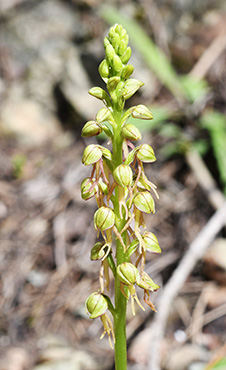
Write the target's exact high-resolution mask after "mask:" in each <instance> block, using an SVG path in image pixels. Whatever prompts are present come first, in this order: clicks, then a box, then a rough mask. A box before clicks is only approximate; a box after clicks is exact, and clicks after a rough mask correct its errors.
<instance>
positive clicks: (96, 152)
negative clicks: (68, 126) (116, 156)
mask: <svg viewBox="0 0 226 370" xmlns="http://www.w3.org/2000/svg"><path fill="white" fill-rule="evenodd" d="M101 157H102V150H101V149H100V148H99V145H95V144H91V145H88V146H87V147H86V148H85V150H84V152H83V156H82V163H83V164H84V165H85V166H89V165H90V164H94V163H96V162H98V161H99V160H100V158H101Z"/></svg>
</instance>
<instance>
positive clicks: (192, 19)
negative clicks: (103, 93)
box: [0, 0, 226, 370]
mask: <svg viewBox="0 0 226 370" xmlns="http://www.w3.org/2000/svg"><path fill="white" fill-rule="evenodd" d="M114 23H121V24H122V25H123V26H124V27H125V28H126V29H127V31H128V33H129V36H130V45H131V46H132V50H133V54H132V59H131V64H133V65H134V67H135V73H134V77H135V78H138V79H139V80H142V81H143V82H144V83H145V85H144V87H143V88H142V89H141V90H140V91H139V93H137V94H136V95H135V96H134V97H133V99H130V100H129V102H128V104H129V105H134V104H140V103H142V104H146V105H147V106H148V107H150V109H151V111H152V112H153V115H154V120H153V121H151V122H150V121H147V122H139V120H136V121H135V120H134V122H133V123H134V124H136V125H137V127H139V129H140V130H141V132H142V134H143V138H144V142H146V143H148V144H150V145H151V146H152V147H153V148H154V151H155V153H156V156H157V162H156V163H154V164H152V165H151V166H150V165H147V166H146V171H147V174H148V176H149V178H150V180H151V181H153V182H154V183H155V184H156V185H157V187H158V191H159V195H160V199H159V200H158V201H156V214H155V215H154V216H150V217H149V218H147V228H148V230H150V231H152V232H154V233H155V234H156V235H157V237H158V240H159V243H160V246H161V248H162V254H161V255H160V256H156V257H151V258H149V259H148V263H147V267H146V271H147V272H148V273H150V274H151V276H152V277H153V278H154V279H155V281H156V282H157V283H159V284H160V285H161V286H163V287H164V285H165V284H166V283H167V281H168V280H169V279H170V276H171V275H172V273H173V271H175V269H176V268H177V266H178V265H179V263H180V260H181V258H182V257H183V255H184V254H185V253H186V252H187V250H188V248H189V245H190V244H191V242H192V241H193V240H194V239H195V238H196V236H197V234H198V233H199V231H200V230H202V228H203V226H204V225H205V224H206V223H207V221H208V220H209V218H210V217H211V216H212V215H213V214H214V212H215V211H216V210H217V209H218V208H219V207H220V206H221V205H222V204H223V202H224V199H225V194H226V117H225V113H226V63H225V62H226V4H225V1H224V0H202V1H195V0H156V1H154V0H134V1H132V0H123V1H122V0H118V1H116V0H114V1H110V0H109V1H104V2H102V1H101V0H0V239H1V241H0V274H1V281H0V292H1V293H0V370H30V369H32V370H65V369H67V370H83V369H86V370H95V369H98V370H113V369H114V359H113V351H112V350H111V349H110V347H109V343H108V339H107V338H104V339H103V340H102V341H100V340H99V337H100V335H101V333H102V328H101V325H100V322H99V321H98V320H94V321H92V320H89V319H88V317H87V315H86V313H85V311H84V302H85V300H86V298H87V296H88V295H89V294H90V293H92V292H93V291H94V290H96V289H98V286H99V282H98V271H99V263H98V262H96V263H95V262H91V261H90V260H89V253H90V249H91V247H92V246H93V244H94V243H95V240H96V234H95V231H94V227H93V213H94V211H95V209H96V205H95V201H93V200H90V201H88V202H85V201H83V200H82V199H81V198H80V183H81V180H82V179H83V178H84V177H86V176H87V175H88V174H89V171H90V168H85V167H84V166H82V165H81V156H82V152H83V150H84V147H85V145H87V144H88V143H93V142H95V140H96V139H91V140H90V139H86V140H84V139H82V138H81V137H80V134H81V128H82V126H83V125H84V123H85V122H86V121H88V120H90V119H94V117H95V114H96V113H97V111H98V109H99V108H101V107H102V105H101V103H100V102H98V101H97V100H96V99H94V98H93V97H91V96H89V94H88V90H89V89H90V88H91V87H93V86H102V87H103V82H102V81H101V79H100V77H99V75H98V65H99V63H100V62H101V61H102V59H103V58H104V48H103V38H104V36H105V35H106V34H107V32H108V29H109V27H110V26H111V25H112V24H114ZM97 140H99V142H100V143H101V144H103V145H105V139H104V137H101V138H100V139H97ZM225 237H226V234H225V229H222V230H221V232H220V233H219V234H218V235H217V238H216V239H215V241H214V243H213V244H212V245H211V246H210V248H209V249H208V251H207V252H206V253H205V255H204V257H203V258H202V260H201V261H199V262H198V264H197V263H195V265H194V268H193V270H192V273H191V274H190V276H189V278H188V279H187V280H186V283H185V284H184V285H183V288H182V289H181V290H180V292H179V294H178V296H177V298H176V299H175V300H174V302H173V304H172V307H171V310H170V312H168V321H167V327H166V333H165V336H164V340H163V341H162V342H161V356H160V357H161V358H160V365H159V366H160V367H161V369H165V370H203V369H208V370H210V369H218V370H225V369H226V360H225V357H226V348H225V343H226V330H225V329H226V240H225ZM161 290H162V289H161ZM138 294H139V292H138ZM158 294H159V293H153V294H152V297H151V298H152V300H153V301H154V302H155V304H156V305H157V309H158V302H157V298H158ZM141 300H142V298H141ZM154 315H155V314H153V312H151V311H150V310H149V309H148V308H146V311H145V312H143V311H142V312H141V311H138V312H137V315H136V316H135V317H133V316H132V314H131V310H130V307H129V308H128V329H127V333H128V360H129V369H130V370H144V369H147V368H150V367H149V365H148V358H149V352H150V351H151V342H150V339H149V332H150V325H151V322H152V320H153V317H154ZM207 364H209V365H208V366H209V367H208V366H207Z"/></svg>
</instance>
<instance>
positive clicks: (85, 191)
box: [81, 177, 97, 200]
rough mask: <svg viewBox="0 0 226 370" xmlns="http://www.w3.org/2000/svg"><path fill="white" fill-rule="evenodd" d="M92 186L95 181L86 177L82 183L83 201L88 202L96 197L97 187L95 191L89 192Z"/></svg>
mask: <svg viewBox="0 0 226 370" xmlns="http://www.w3.org/2000/svg"><path fill="white" fill-rule="evenodd" d="M92 185H93V180H91V179H90V178H89V177H86V178H85V179H84V180H83V181H82V183H81V196H82V199H84V200H88V199H90V198H92V197H94V195H96V193H97V186H95V187H94V189H93V190H91V191H89V189H90V188H91V186H92Z"/></svg>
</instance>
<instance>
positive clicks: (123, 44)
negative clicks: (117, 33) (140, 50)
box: [118, 38, 129, 64]
mask: <svg viewBox="0 0 226 370" xmlns="http://www.w3.org/2000/svg"><path fill="white" fill-rule="evenodd" d="M128 41H129V38H125V39H123V40H121V42H120V45H119V48H118V55H119V56H120V57H122V55H123V54H125V53H126V49H127V45H128ZM127 53H128V52H127ZM123 63H124V62H123ZM124 64H126V63H124Z"/></svg>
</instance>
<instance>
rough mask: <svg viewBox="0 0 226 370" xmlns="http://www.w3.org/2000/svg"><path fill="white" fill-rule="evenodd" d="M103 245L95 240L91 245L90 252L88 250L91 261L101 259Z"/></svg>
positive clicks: (103, 253)
mask: <svg viewBox="0 0 226 370" xmlns="http://www.w3.org/2000/svg"><path fill="white" fill-rule="evenodd" d="M103 245H104V243H101V242H97V243H96V244H95V245H94V246H93V248H92V249H91V252H90V259H91V261H97V260H101V259H102V258H103V257H104V255H105V252H104V250H103V249H102V247H103Z"/></svg>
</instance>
